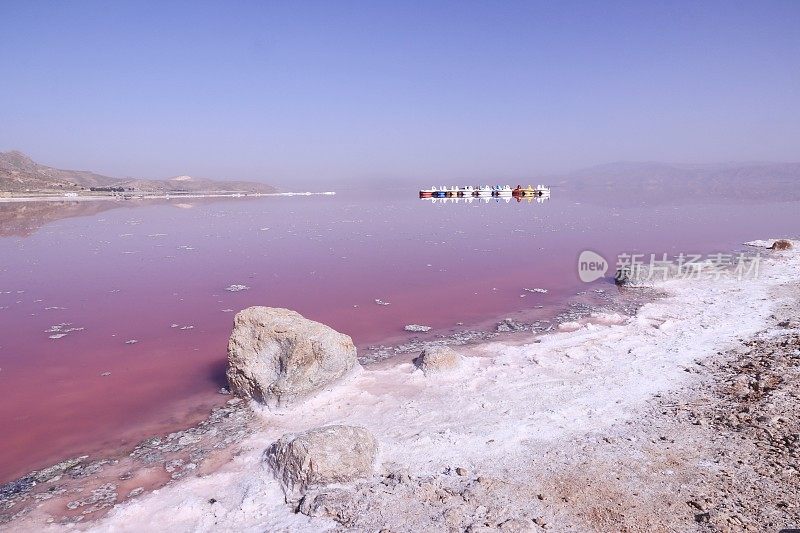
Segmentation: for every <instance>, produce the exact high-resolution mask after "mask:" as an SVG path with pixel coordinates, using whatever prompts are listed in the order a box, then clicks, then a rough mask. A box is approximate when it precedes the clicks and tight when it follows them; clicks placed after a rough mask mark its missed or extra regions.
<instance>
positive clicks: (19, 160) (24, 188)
mask: <svg viewBox="0 0 800 533" xmlns="http://www.w3.org/2000/svg"><path fill="white" fill-rule="evenodd" d="M92 188H94V189H119V188H122V189H124V190H126V191H127V190H132V191H139V192H148V193H158V192H163V193H168V192H196V193H202V192H223V191H224V192H242V193H272V192H276V191H277V189H275V187H272V186H270V185H266V184H264V183H255V182H249V181H227V180H225V181H215V180H209V179H202V178H192V177H190V176H178V177H176V178H172V179H167V180H145V179H122V178H112V177H109V176H103V175H101V174H97V173H95V172H90V171H86V170H63V169H59V168H52V167H48V166H45V165H41V164H39V163H36V162H35V161H33V160H32V159H31V158H30V157H28V156H27V155H25V154H23V153H22V152H18V151H11V152H0V192H50V191H65V192H66V191H80V190H89V189H92Z"/></svg>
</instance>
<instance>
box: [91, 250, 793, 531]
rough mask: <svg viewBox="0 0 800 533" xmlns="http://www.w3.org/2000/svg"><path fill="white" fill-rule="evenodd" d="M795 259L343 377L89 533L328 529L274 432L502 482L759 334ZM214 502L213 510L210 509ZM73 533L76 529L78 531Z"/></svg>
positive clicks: (680, 284)
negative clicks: (276, 453)
mask: <svg viewBox="0 0 800 533" xmlns="http://www.w3.org/2000/svg"><path fill="white" fill-rule="evenodd" d="M798 267H800V254H798V253H791V254H790V253H782V254H774V255H772V256H771V257H770V258H769V259H766V260H765V261H764V263H763V268H762V269H761V273H760V277H759V278H758V279H754V280H743V281H740V280H737V279H735V278H730V277H722V278H721V279H718V280H671V281H667V282H663V283H660V284H659V288H660V289H662V290H664V291H665V292H666V293H667V294H668V296H667V297H665V298H662V299H659V300H658V301H655V302H652V303H649V304H647V305H645V306H643V307H642V308H641V309H640V310H639V312H638V313H637V315H636V316H635V317H632V318H626V317H620V316H619V315H616V316H612V315H597V316H595V317H594V320H590V321H589V323H587V324H576V325H577V327H578V329H576V330H575V331H568V332H559V333H554V334H550V335H546V336H542V337H539V339H540V342H536V343H531V344H525V345H521V346H509V345H506V344H502V343H490V344H485V345H481V346H478V347H475V348H472V349H470V350H469V351H465V352H464V355H466V356H467V357H466V360H465V362H464V364H463V365H462V367H461V368H459V369H456V370H453V371H450V372H446V373H442V374H437V375H436V376H432V377H426V376H424V375H423V374H422V372H420V371H419V370H417V369H415V368H414V367H413V365H411V364H409V363H399V364H394V365H393V366H389V367H387V368H381V369H378V370H365V371H363V372H360V373H356V374H355V375H354V376H353V377H352V378H351V379H350V380H349V381H347V382H346V383H344V384H342V385H340V386H338V387H334V388H332V389H331V390H329V391H326V392H324V393H322V394H320V395H319V396H317V397H316V398H314V399H312V400H310V401H308V402H306V403H305V404H303V405H301V406H300V407H298V408H295V409H293V410H291V411H287V412H284V413H281V414H276V413H270V412H268V411H263V412H261V415H260V416H262V418H263V420H264V428H265V429H264V430H263V432H261V433H259V434H257V435H254V436H253V437H252V438H250V439H249V440H248V441H247V443H246V447H247V449H248V451H246V452H245V453H243V454H241V455H239V456H238V457H237V458H236V459H234V460H233V461H232V462H230V463H228V464H227V465H225V466H224V467H223V468H222V469H221V470H220V471H218V472H217V473H215V474H212V475H208V476H205V477H201V478H195V479H186V480H182V481H180V482H178V483H176V484H175V485H172V486H169V487H167V488H164V489H162V490H160V491H158V492H157V493H153V494H149V495H146V496H142V497H140V498H138V499H137V500H134V501H132V502H130V503H128V504H125V505H121V506H118V507H117V508H116V509H114V510H113V511H112V512H111V513H110V514H109V515H108V516H107V517H106V518H105V519H103V520H102V521H101V522H99V523H97V524H94V525H93V526H91V527H94V528H96V529H97V530H100V531H134V530H138V529H139V527H138V525H139V524H142V523H151V524H158V525H159V527H160V528H162V529H169V530H179V531H185V530H193V531H212V530H213V531H219V530H223V531H225V530H237V531H264V530H281V529H290V530H292V531H303V530H308V531H320V530H323V529H325V528H327V527H332V526H333V525H334V524H333V522H329V521H325V520H322V519H314V520H311V519H308V518H307V517H304V516H302V515H299V514H294V513H292V512H291V510H290V509H289V508H288V506H286V505H285V504H284V503H283V498H282V494H281V492H280V490H279V488H278V485H277V483H276V482H275V481H274V480H273V479H272V477H271V476H270V474H269V473H268V472H267V471H266V470H265V468H264V467H263V465H262V464H261V462H260V456H261V453H262V452H263V450H264V449H265V448H266V447H267V446H268V445H269V444H270V443H271V442H272V441H274V440H275V439H277V438H278V437H279V436H280V435H282V434H284V433H286V432H293V431H301V430H305V429H308V428H311V427H316V426H320V425H324V424H334V423H335V424H354V425H360V426H364V427H366V428H368V429H369V430H370V431H372V432H373V433H374V434H375V436H376V438H377V440H378V442H379V443H380V452H379V463H380V464H381V465H384V466H379V469H381V468H389V466H388V465H390V464H392V465H398V466H405V467H408V468H409V469H410V470H411V471H412V473H414V474H430V473H437V472H441V471H442V470H443V469H444V468H447V467H455V466H463V467H465V468H468V469H469V470H471V471H474V472H481V473H483V474H488V475H492V474H494V475H498V476H505V477H506V478H507V477H509V476H513V472H515V471H516V470H517V468H516V466H515V465H518V464H520V462H524V461H526V458H527V457H529V456H530V454H531V453H532V451H531V450H532V449H533V450H535V449H536V445H537V443H545V442H546V443H551V442H554V441H557V440H560V439H566V438H568V437H571V436H574V435H576V434H582V433H585V432H588V431H592V430H598V429H602V428H604V427H608V426H609V425H611V424H614V423H617V422H621V421H624V420H626V419H627V418H629V417H631V416H632V414H633V413H634V410H635V408H637V407H638V406H641V405H642V403H643V402H645V401H646V400H648V399H650V398H652V397H653V395H654V394H656V393H658V392H662V391H665V390H667V389H671V388H675V387H677V386H680V385H682V384H685V383H686V382H687V380H690V379H692V377H693V376H695V374H693V373H688V372H686V371H685V369H686V368H689V367H691V366H693V365H694V361H695V360H701V359H704V358H706V357H709V356H711V355H713V354H715V353H716V352H718V351H720V350H722V349H724V348H725V347H726V346H727V345H730V344H732V343H734V342H735V341H736V340H737V339H742V338H745V337H747V336H750V335H752V334H755V333H757V332H758V331H760V330H762V329H763V328H765V327H766V326H767V324H768V320H769V317H770V315H771V314H772V312H773V310H774V309H775V306H776V300H775V299H774V292H775V291H773V289H774V288H775V287H777V286H779V285H780V284H782V283H785V282H787V281H790V280H797V279H798V277H800V269H799V268H798ZM210 498H215V499H217V500H218V502H217V503H214V504H210V503H209V499H210ZM84 527H86V526H84Z"/></svg>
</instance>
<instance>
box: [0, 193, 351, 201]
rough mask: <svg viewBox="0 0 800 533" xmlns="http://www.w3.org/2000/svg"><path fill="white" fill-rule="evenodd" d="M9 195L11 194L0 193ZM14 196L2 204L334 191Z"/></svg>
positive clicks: (277, 194)
mask: <svg viewBox="0 0 800 533" xmlns="http://www.w3.org/2000/svg"><path fill="white" fill-rule="evenodd" d="M0 194H9V193H0ZM10 194H13V196H0V203H17V202H86V201H125V200H174V199H178V198H261V197H265V196H316V195H324V196H331V195H334V194H336V192H334V191H323V192H309V191H306V192H269V193H241V192H227V193H226V192H208V193H186V194H184V193H144V192H139V193H132V194H112V193H108V194H97V193H93V194H83V195H82V194H78V195H76V196H67V195H65V194H60V195H48V194H45V193H33V194H30V195H22V194H15V193H10Z"/></svg>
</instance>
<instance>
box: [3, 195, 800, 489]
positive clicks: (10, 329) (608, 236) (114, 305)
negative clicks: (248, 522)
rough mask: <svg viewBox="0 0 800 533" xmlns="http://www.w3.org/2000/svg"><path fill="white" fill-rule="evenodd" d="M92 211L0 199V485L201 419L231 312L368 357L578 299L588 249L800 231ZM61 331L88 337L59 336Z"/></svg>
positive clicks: (248, 205)
mask: <svg viewBox="0 0 800 533" xmlns="http://www.w3.org/2000/svg"><path fill="white" fill-rule="evenodd" d="M40 207H41V206H40ZM101 209H105V207H97V206H78V207H77V208H76V207H75V206H68V205H65V206H44V207H41V210H44V211H46V213H47V214H46V215H43V214H42V211H41V210H39V209H37V206H31V205H28V206H20V205H16V204H4V205H0V215H3V214H5V215H6V216H4V217H3V218H0V220H3V221H4V222H3V224H4V225H5V226H6V227H4V228H0V229H2V230H3V231H2V233H0V234H2V235H5V236H4V237H0V387H2V390H3V392H4V399H3V402H2V403H0V427H2V428H3V438H2V439H0V482H3V481H8V480H10V479H13V478H15V477H18V476H20V475H22V474H25V473H27V472H29V471H31V470H33V469H36V468H40V467H42V466H45V465H48V464H51V463H53V462H56V461H58V460H60V459H62V458H65V457H67V456H74V455H79V454H86V453H89V454H93V453H98V452H100V451H104V450H110V449H119V448H124V447H126V446H132V445H134V444H135V443H136V442H138V441H139V440H140V439H142V438H144V437H146V436H149V435H152V434H155V433H159V432H164V431H170V430H174V429H176V428H180V427H184V426H187V425H189V424H191V423H194V422H196V421H198V420H200V419H202V418H203V417H205V416H206V415H207V414H208V411H209V409H210V408H211V407H212V406H213V405H216V404H219V403H221V402H223V401H224V400H225V399H226V397H225V396H222V395H219V394H218V393H217V391H218V389H219V388H220V387H221V386H224V385H225V380H224V369H225V357H226V355H225V349H226V344H227V339H228V335H229V334H230V329H231V324H232V320H233V313H232V312H230V311H229V310H234V311H238V310H240V309H242V308H244V307H247V306H250V305H267V306H273V307H288V308H291V309H295V310H297V311H298V312H300V313H302V314H303V315H305V316H306V317H308V318H311V319H314V320H318V321H321V322H323V323H325V324H328V325H330V326H332V327H334V328H336V329H338V330H340V331H342V332H345V333H347V334H349V335H351V336H352V337H353V339H354V340H355V341H356V343H357V344H358V345H359V347H362V348H364V347H366V346H368V345H370V344H373V343H379V342H382V341H384V340H386V339H395V340H397V339H403V338H404V337H408V335H406V334H404V332H403V326H404V325H405V324H411V323H416V324H425V325H429V326H432V327H433V328H434V331H433V332H432V333H431V334H435V332H436V331H437V330H447V329H450V328H453V327H454V326H455V325H456V324H457V323H459V322H461V323H464V324H465V327H468V326H469V325H474V324H478V323H482V322H485V321H486V320H487V319H490V318H493V317H501V316H502V315H503V314H504V313H510V312H514V311H519V310H524V309H527V308H531V307H533V306H538V305H542V306H545V309H546V310H548V309H549V310H552V311H553V312H556V310H558V309H560V308H561V307H563V305H564V303H565V302H566V301H567V300H568V299H569V298H571V297H573V296H574V295H575V294H576V293H577V292H579V291H583V290H586V289H587V285H586V284H582V283H581V282H580V280H579V279H578V276H577V271H576V262H577V257H578V255H579V253H580V252H581V251H582V250H584V249H591V250H594V251H597V252H600V253H602V254H603V255H605V256H606V257H615V256H616V255H617V254H619V253H625V252H627V253H631V252H646V253H659V254H660V253H668V254H678V253H680V252H685V253H711V252H727V251H730V250H733V249H736V248H739V247H740V245H741V243H742V242H744V241H746V240H750V239H758V238H768V237H772V236H790V235H796V234H797V233H798V230H800V220H798V216H797V214H798V213H800V205H798V203H797V202H779V201H775V202H765V201H762V202H758V203H748V202H744V201H728V202H719V203H713V202H712V203H709V202H702V203H701V202H694V201H692V199H685V200H684V199H680V198H674V199H671V201H669V202H664V203H659V205H644V204H643V203H642V202H638V201H633V200H631V201H630V202H625V201H623V200H620V201H616V202H614V205H612V204H610V203H608V202H601V201H597V202H593V201H592V199H591V198H584V197H581V195H579V194H578V193H576V192H573V191H570V190H567V189H564V190H560V189H554V190H553V197H552V199H551V200H549V201H547V202H545V203H543V204H537V203H531V204H529V203H527V202H523V203H516V202H512V203H508V204H506V203H504V202H499V203H497V202H494V201H491V202H490V203H488V204H483V203H480V204H479V203H473V204H464V203H459V204H452V203H450V204H433V203H431V202H430V201H422V200H419V199H418V198H416V191H414V190H386V191H381V192H380V193H375V194H372V195H364V194H356V193H348V192H347V191H341V192H340V194H338V195H336V196H309V197H304V196H298V197H278V198H262V199H231V200H224V201H214V202H207V201H204V202H191V201H184V202H183V203H166V202H165V203H157V204H146V203H145V204H138V206H137V207H132V206H131V205H128V204H126V205H124V206H121V207H118V208H114V209H108V210H101ZM59 210H62V211H63V213H64V214H59V213H58V211H59ZM67 214H69V216H70V218H59V217H60V216H67ZM73 215H82V216H73ZM20 228H22V229H20ZM234 284H241V285H246V286H248V287H249V290H244V291H241V292H229V291H226V290H225V289H226V287H229V286H230V285H234ZM596 284H598V285H601V284H602V285H603V286H604V287H606V288H610V290H613V285H612V284H610V283H609V282H608V280H601V281H598V282H596ZM534 287H539V288H545V289H547V290H548V292H547V293H546V294H539V293H525V292H524V291H523V288H534ZM521 294H524V295H525V297H524V298H521V297H520V295H521ZM376 299H380V300H382V301H385V302H389V303H390V305H386V306H384V305H378V304H376V303H375V300H376ZM60 324H68V325H65V326H62V328H61V329H62V330H64V329H71V328H83V329H77V330H74V331H71V332H68V333H67V334H66V336H64V337H62V338H58V339H51V338H49V337H50V336H51V335H54V334H57V331H54V330H52V327H53V326H57V325H60ZM175 325H177V327H174V326H175ZM190 326H191V327H190ZM132 340H135V341H136V343H131V344H127V343H126V341H132ZM109 372H110V375H106V376H103V375H102V374H104V373H109Z"/></svg>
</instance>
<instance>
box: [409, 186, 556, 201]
mask: <svg viewBox="0 0 800 533" xmlns="http://www.w3.org/2000/svg"><path fill="white" fill-rule="evenodd" d="M419 197H420V198H434V199H435V198H454V199H457V198H464V199H468V198H485V199H489V198H492V197H495V198H506V199H511V198H517V200H519V199H520V198H537V199H539V198H541V199H544V200H546V199H548V198H550V187H547V186H545V185H537V186H536V187H532V186H531V185H528V187H527V188H525V189H523V188H522V186H521V185H517V187H516V188H515V189H512V188H511V187H510V186H509V185H495V186H489V185H484V186H476V187H473V186H471V185H468V186H466V187H457V186H452V187H446V186H442V187H431V188H430V189H422V190H421V191H419Z"/></svg>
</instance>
